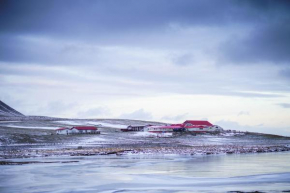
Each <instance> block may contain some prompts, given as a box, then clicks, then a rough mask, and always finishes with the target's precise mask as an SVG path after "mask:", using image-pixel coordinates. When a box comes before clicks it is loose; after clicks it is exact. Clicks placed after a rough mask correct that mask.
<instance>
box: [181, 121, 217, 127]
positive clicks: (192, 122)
mask: <svg viewBox="0 0 290 193" xmlns="http://www.w3.org/2000/svg"><path fill="white" fill-rule="evenodd" d="M187 123H190V124H192V125H199V126H201V125H205V126H213V125H212V124H211V123H210V122H208V121H193V120H187V121H185V122H184V123H183V125H186V124H187Z"/></svg>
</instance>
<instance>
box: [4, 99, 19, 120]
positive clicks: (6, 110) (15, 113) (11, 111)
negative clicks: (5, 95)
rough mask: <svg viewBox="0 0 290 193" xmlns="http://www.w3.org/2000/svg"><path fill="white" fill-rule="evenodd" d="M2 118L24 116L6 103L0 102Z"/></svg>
mask: <svg viewBox="0 0 290 193" xmlns="http://www.w3.org/2000/svg"><path fill="white" fill-rule="evenodd" d="M0 116H3V117H10V116H17V117H19V116H21V117H22V116H24V115H23V114H21V113H20V112H18V111H16V110H15V109H13V108H11V107H9V106H8V105H6V104H5V103H3V102H2V101H0Z"/></svg>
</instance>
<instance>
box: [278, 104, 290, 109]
mask: <svg viewBox="0 0 290 193" xmlns="http://www.w3.org/2000/svg"><path fill="white" fill-rule="evenodd" d="M277 105H279V106H281V107H283V108H290V103H279V104H277Z"/></svg>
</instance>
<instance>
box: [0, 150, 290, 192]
mask: <svg viewBox="0 0 290 193" xmlns="http://www.w3.org/2000/svg"><path fill="white" fill-rule="evenodd" d="M76 160H77V161H79V162H71V163H59V162H60V161H76ZM289 160H290V153H288V152H286V153H265V154H248V155H219V156H186V157H185V156H183V157H180V156H115V155H112V156H92V157H55V158H38V159H15V160H11V161H34V162H35V161H40V162H57V163H35V164H27V165H5V166H0V169H1V170H0V192H136V191H141V192H227V191H238V190H239V191H256V190H259V191H266V192H281V191H285V190H290V164H289ZM6 161H7V160H6Z"/></svg>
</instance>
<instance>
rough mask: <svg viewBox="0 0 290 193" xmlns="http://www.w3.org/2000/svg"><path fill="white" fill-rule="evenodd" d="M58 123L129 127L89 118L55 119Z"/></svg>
mask: <svg viewBox="0 0 290 193" xmlns="http://www.w3.org/2000/svg"><path fill="white" fill-rule="evenodd" d="M54 122H55V123H58V124H64V125H71V126H75V125H91V126H92V125H93V126H99V127H110V128H116V129H125V128H127V127H128V125H121V124H112V123H106V122H101V121H87V120H75V121H72V120H68V121H54Z"/></svg>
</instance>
